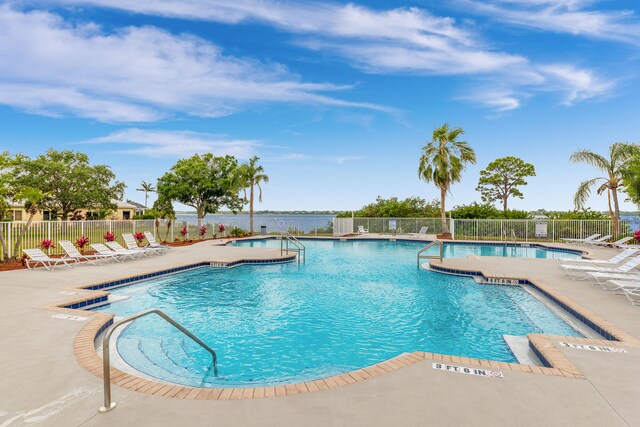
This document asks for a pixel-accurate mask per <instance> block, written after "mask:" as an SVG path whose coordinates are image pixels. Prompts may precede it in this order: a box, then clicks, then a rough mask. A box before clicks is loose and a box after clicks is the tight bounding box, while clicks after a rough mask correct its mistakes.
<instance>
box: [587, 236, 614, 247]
mask: <svg viewBox="0 0 640 427" xmlns="http://www.w3.org/2000/svg"><path fill="white" fill-rule="evenodd" d="M612 237H613V236H612V235H611V234H607V235H606V236H602V237H598V238H597V239H593V240H589V241H588V242H584V244H585V245H592V246H598V245H599V244H601V243H606V242H607V241H608V240H609V239H610V238H612Z"/></svg>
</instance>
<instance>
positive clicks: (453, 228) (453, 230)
mask: <svg viewBox="0 0 640 427" xmlns="http://www.w3.org/2000/svg"><path fill="white" fill-rule="evenodd" d="M449 222H450V223H451V227H449V228H451V230H450V231H451V240H456V220H455V219H453V218H451V216H449Z"/></svg>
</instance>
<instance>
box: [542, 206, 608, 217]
mask: <svg viewBox="0 0 640 427" xmlns="http://www.w3.org/2000/svg"><path fill="white" fill-rule="evenodd" d="M543 213H544V214H545V215H546V216H547V217H549V219H607V218H609V215H607V214H605V213H603V212H598V211H594V210H591V209H590V208H582V209H576V210H573V211H566V212H561V211H552V212H546V211H543Z"/></svg>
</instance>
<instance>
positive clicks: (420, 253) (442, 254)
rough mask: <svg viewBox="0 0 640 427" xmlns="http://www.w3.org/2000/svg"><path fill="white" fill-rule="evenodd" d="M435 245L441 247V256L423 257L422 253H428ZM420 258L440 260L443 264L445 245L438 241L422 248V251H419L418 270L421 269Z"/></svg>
mask: <svg viewBox="0 0 640 427" xmlns="http://www.w3.org/2000/svg"><path fill="white" fill-rule="evenodd" d="M435 245H439V246H440V254H439V255H422V253H423V252H424V251H426V250H427V249H429V248H432V247H434V246H435ZM420 258H426V259H439V260H440V262H442V258H444V243H443V242H442V240H440V239H436V240H434V241H433V242H430V243H427V244H426V245H425V246H423V247H422V249H420V250H419V251H418V268H420Z"/></svg>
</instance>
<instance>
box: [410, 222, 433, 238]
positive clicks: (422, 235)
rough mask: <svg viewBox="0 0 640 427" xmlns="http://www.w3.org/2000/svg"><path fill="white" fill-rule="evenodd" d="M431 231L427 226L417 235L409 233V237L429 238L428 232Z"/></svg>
mask: <svg viewBox="0 0 640 427" xmlns="http://www.w3.org/2000/svg"><path fill="white" fill-rule="evenodd" d="M428 230H429V227H427V226H426V225H425V226H424V227H422V228H420V231H418V232H417V233H409V236H412V237H427V231H428Z"/></svg>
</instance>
